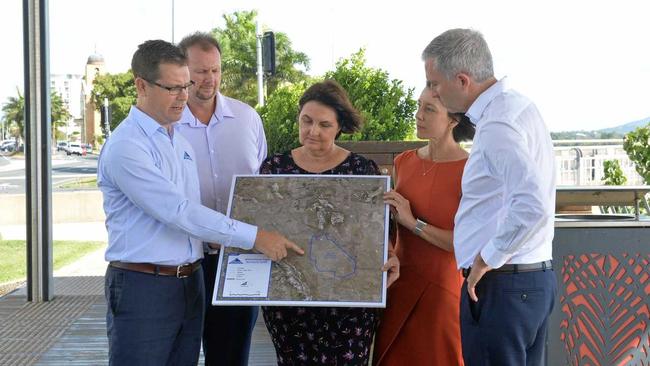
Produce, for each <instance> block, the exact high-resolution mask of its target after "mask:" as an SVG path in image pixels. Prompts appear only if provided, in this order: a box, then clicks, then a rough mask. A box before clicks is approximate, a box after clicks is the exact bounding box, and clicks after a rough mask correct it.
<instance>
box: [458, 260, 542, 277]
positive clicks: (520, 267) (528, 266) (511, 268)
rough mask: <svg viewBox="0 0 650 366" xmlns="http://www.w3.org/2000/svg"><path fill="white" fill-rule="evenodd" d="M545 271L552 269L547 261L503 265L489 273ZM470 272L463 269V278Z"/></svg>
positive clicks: (470, 268)
mask: <svg viewBox="0 0 650 366" xmlns="http://www.w3.org/2000/svg"><path fill="white" fill-rule="evenodd" d="M547 269H553V261H550V260H548V261H544V262H537V263H524V264H504V265H503V266H501V267H499V268H494V269H492V270H490V272H500V273H518V272H535V271H546V270H547ZM471 272H472V267H469V268H463V277H465V278H467V276H469V274H470V273H471ZM488 273H489V272H488Z"/></svg>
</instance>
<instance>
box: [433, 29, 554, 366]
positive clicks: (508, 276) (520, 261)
mask: <svg viewBox="0 0 650 366" xmlns="http://www.w3.org/2000/svg"><path fill="white" fill-rule="evenodd" d="M422 58H423V60H424V61H425V72H426V77H427V86H428V87H429V88H431V90H432V91H433V92H434V94H435V95H436V96H437V97H439V98H440V100H441V102H442V104H444V105H445V107H446V108H447V109H448V110H449V111H450V112H454V113H465V114H466V115H467V116H468V117H469V118H470V120H471V121H472V122H473V123H475V124H476V135H475V137H474V143H473V145H472V151H471V153H470V156H469V159H468V161H467V164H466V166H465V171H464V173H463V180H462V192H463V196H462V198H461V202H460V206H459V208H458V212H457V214H456V219H455V228H454V250H455V253H456V260H457V262H458V265H459V267H460V268H462V269H463V275H464V276H465V277H466V281H465V283H464V284H463V291H462V297H461V337H462V344H463V357H464V359H465V365H467V366H474V365H528V366H530V365H542V364H544V363H545V343H546V334H547V324H548V318H549V315H550V313H551V310H552V308H553V304H554V302H555V293H556V287H557V284H556V278H555V274H554V272H553V270H552V264H551V258H552V253H551V251H552V240H553V233H554V226H553V221H554V220H553V218H554V210H555V169H554V154H553V144H552V141H551V138H550V134H549V133H548V131H547V129H546V126H545V124H544V121H543V120H542V117H541V116H540V114H539V112H538V110H537V108H536V107H535V105H534V104H533V103H532V102H531V101H530V100H529V99H527V98H526V97H524V96H522V95H521V94H519V93H517V92H516V91H514V90H512V89H509V88H508V86H507V81H506V80H505V79H501V80H499V81H497V80H496V79H495V77H494V72H493V67H492V56H491V54H490V50H489V48H488V46H487V43H486V42H485V40H484V39H483V36H482V35H481V34H480V33H479V32H476V31H473V30H469V29H452V30H448V31H446V32H444V33H442V34H440V35H439V36H438V37H436V38H435V39H433V41H431V43H430V44H429V45H428V46H427V47H426V48H425V50H424V51H423V53H422Z"/></svg>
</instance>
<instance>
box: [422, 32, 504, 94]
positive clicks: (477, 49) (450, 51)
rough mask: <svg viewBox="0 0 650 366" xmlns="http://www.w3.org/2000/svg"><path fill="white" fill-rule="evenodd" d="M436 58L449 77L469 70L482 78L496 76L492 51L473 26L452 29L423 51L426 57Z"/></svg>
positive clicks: (441, 71)
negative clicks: (471, 27) (470, 27)
mask: <svg viewBox="0 0 650 366" xmlns="http://www.w3.org/2000/svg"><path fill="white" fill-rule="evenodd" d="M429 59H431V60H433V62H434V63H435V65H436V68H437V69H438V71H439V72H440V73H442V74H443V75H444V76H445V77H446V78H447V79H451V78H453V77H454V76H455V75H456V74H458V73H460V72H462V73H465V74H467V75H469V76H471V77H472V78H474V80H476V81H478V82H483V81H485V80H487V79H489V78H491V77H494V68H493V66H492V54H491V53H490V49H489V48H488V45H487V42H485V39H484V38H483V35H482V34H481V33H480V32H478V31H475V30H472V29H460V28H457V29H450V30H448V31H445V32H444V33H442V34H440V35H439V36H437V37H436V38H434V39H433V41H431V43H429V45H428V46H427V47H426V48H425V49H424V51H422V60H424V61H426V60H429Z"/></svg>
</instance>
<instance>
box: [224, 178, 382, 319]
mask: <svg viewBox="0 0 650 366" xmlns="http://www.w3.org/2000/svg"><path fill="white" fill-rule="evenodd" d="M238 177H254V178H260V179H264V178H282V177H286V178H301V177H304V178H324V179H327V178H330V179H331V178H334V179H341V178H349V179H368V178H373V179H377V178H380V179H383V180H385V181H386V191H388V190H390V177H389V176H385V175H333V174H329V175H328V174H276V175H273V174H269V175H266V174H263V175H250V174H247V175H235V176H233V178H232V184H231V186H230V197H229V202H228V213H227V216H228V217H230V211H231V205H232V202H233V196H234V193H235V185H236V181H237V178H238ZM384 206H385V208H384V243H383V252H384V254H383V256H384V257H383V258H384V259H383V262H384V263H386V261H387V260H388V224H389V218H390V215H389V207H388V205H384ZM225 252H226V251H225V250H221V251H220V253H219V263H218V266H217V275H216V281H215V284H214V291H213V295H212V305H225V306H235V305H270V306H329V307H366V308H385V307H386V272H383V273H382V281H381V286H382V288H381V300H380V301H376V302H375V301H368V302H364V301H309V300H300V301H286V300H252V299H251V300H243V299H241V298H238V299H234V300H227V299H223V298H222V299H217V295H218V294H219V293H221V291H223V286H219V284H220V283H221V280H220V279H221V271H222V263H223V258H224V254H225ZM247 253H248V252H247ZM250 253H252V252H250ZM269 286H270V283H269Z"/></svg>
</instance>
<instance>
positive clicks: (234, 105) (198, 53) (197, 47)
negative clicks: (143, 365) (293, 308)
mask: <svg viewBox="0 0 650 366" xmlns="http://www.w3.org/2000/svg"><path fill="white" fill-rule="evenodd" d="M178 46H179V48H180V49H181V52H183V54H185V56H187V64H188V67H189V70H190V77H191V79H192V81H193V82H194V83H195V84H194V85H193V86H192V87H190V89H189V99H188V101H187V107H185V110H184V111H183V116H182V118H181V120H180V121H179V122H178V123H177V124H176V125H175V129H176V132H178V133H180V134H181V135H183V137H185V138H186V139H187V140H188V141H189V142H190V144H191V145H192V147H193V148H194V151H195V153H196V164H197V166H198V169H199V183H200V186H201V203H202V204H203V205H205V206H207V207H210V208H211V209H214V210H216V211H219V212H221V213H226V211H227V209H228V198H229V194H230V185H231V183H232V177H233V175H235V174H257V173H258V171H259V167H260V165H261V164H262V162H263V161H264V159H265V158H266V137H265V136H264V126H263V125H262V120H261V119H260V116H259V115H258V114H257V112H255V110H254V109H253V108H251V107H250V106H249V105H248V104H245V103H242V102H240V101H238V100H235V99H232V98H228V97H226V96H224V95H222V94H221V93H220V92H219V86H220V83H221V47H220V45H219V43H218V42H217V40H216V39H215V38H214V37H213V36H212V35H211V34H209V33H201V32H197V33H194V34H191V35H189V36H187V37H185V38H183V40H181V42H180V43H179V44H178ZM206 247H207V245H206ZM206 249H207V248H206ZM218 258H219V251H218V250H211V251H207V252H206V253H205V258H204V260H203V263H202V265H203V274H204V282H205V290H206V297H205V298H206V312H205V320H204V324H203V353H204V355H205V364H206V366H210V365H218V364H220V365H232V366H235V365H243V366H246V365H248V353H249V349H250V342H251V335H252V333H253V328H254V327H255V321H256V320H257V313H258V307H257V306H212V304H211V300H212V293H213V290H214V283H215V279H216V271H217V264H218Z"/></svg>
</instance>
